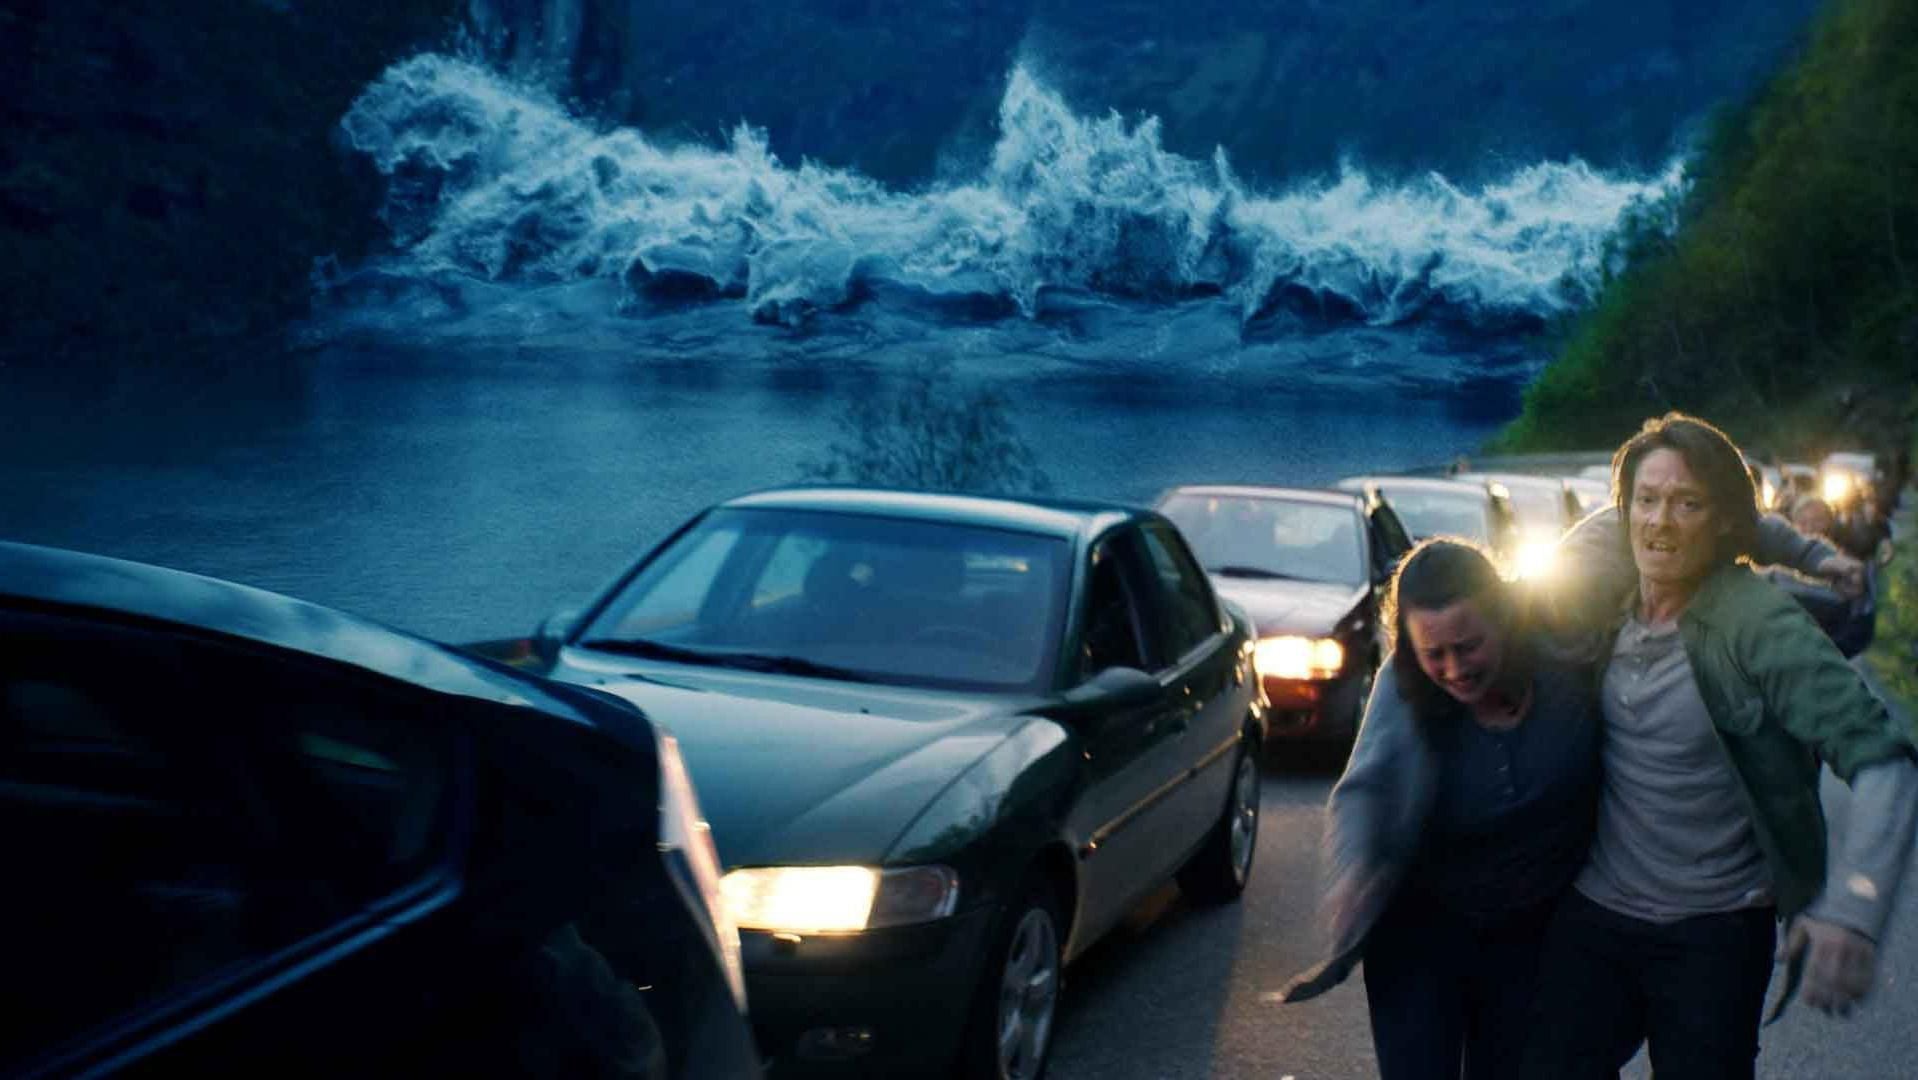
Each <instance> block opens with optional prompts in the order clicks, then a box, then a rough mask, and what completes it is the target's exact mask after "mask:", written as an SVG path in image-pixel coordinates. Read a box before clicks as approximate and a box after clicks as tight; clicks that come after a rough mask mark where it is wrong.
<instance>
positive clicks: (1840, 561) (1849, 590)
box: [1816, 552, 1865, 600]
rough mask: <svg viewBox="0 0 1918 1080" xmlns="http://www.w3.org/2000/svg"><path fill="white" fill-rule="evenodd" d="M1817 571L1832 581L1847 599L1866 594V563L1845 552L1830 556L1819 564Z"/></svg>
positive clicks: (1819, 574)
mask: <svg viewBox="0 0 1918 1080" xmlns="http://www.w3.org/2000/svg"><path fill="white" fill-rule="evenodd" d="M1816 573H1817V574H1818V576H1819V577H1821V578H1824V579H1825V580H1826V581H1829V582H1831V583H1832V586H1833V587H1834V588H1836V589H1837V590H1838V592H1839V593H1840V594H1841V595H1843V596H1844V598H1845V599H1847V600H1856V599H1858V598H1859V597H1861V596H1863V595H1865V564H1864V563H1862V562H1859V561H1858V560H1857V559H1854V558H1852V557H1851V556H1849V555H1846V554H1845V553H1843V552H1839V553H1838V554H1836V555H1832V556H1828V557H1827V558H1826V559H1825V561H1824V562H1821V563H1819V564H1818V569H1817V571H1816Z"/></svg>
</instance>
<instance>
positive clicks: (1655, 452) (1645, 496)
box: [1525, 413, 1918, 1080]
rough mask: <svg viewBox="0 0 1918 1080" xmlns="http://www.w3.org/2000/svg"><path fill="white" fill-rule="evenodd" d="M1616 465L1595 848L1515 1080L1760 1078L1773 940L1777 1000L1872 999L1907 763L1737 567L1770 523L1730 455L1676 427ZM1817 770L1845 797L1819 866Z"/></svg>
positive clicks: (1727, 446) (1896, 731)
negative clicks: (1641, 1047) (1614, 603)
mask: <svg viewBox="0 0 1918 1080" xmlns="http://www.w3.org/2000/svg"><path fill="white" fill-rule="evenodd" d="M1613 462H1614V464H1613V477H1614V490H1615V493H1616V495H1617V499H1618V502H1619V504H1620V513H1621V515H1622V517H1623V519H1624V520H1625V521H1626V522H1627V523H1628V529H1627V546H1626V550H1627V552H1628V553H1629V555H1630V558H1631V560H1632V565H1633V567H1634V569H1635V571H1636V573H1635V587H1634V588H1632V589H1631V590H1630V591H1629V592H1627V593H1626V596H1625V599H1624V602H1623V603H1622V604H1621V605H1620V607H1619V608H1618V609H1617V615H1616V616H1615V617H1614V618H1613V619H1612V621H1611V623H1610V626H1609V628H1608V629H1607V631H1606V632H1605V633H1603V634H1601V635H1600V639H1601V642H1602V645H1603V651H1602V653H1601V654H1600V656H1599V659H1600V660H1601V661H1602V663H1603V670H1604V677H1603V682H1602V685H1601V688H1600V701H1601V705H1602V708H1603V712H1604V725H1603V726H1604V732H1605V735H1604V767H1605V781H1604V794H1603V796H1602V798H1601V802H1600V809H1599V817H1598V829H1597V833H1596V836H1595V839H1594V841H1593V845H1592V850H1591V853H1590V857H1589V858H1588V860H1587V861H1586V863H1585V866H1584V867H1583V869H1582V870H1581V871H1580V872H1579V874H1578V877H1577V879H1576V880H1575V881H1574V883H1573V888H1572V889H1571V890H1570V891H1568V892H1567V894H1566V897H1565V900H1564V902H1563V903H1562V904H1561V905H1560V907H1559V910H1558V911H1557V912H1556V913H1555V915H1554V916H1553V919H1552V922H1551V925H1550V928H1549V929H1548V931H1547V933H1546V939H1545V946H1544V954H1543V957H1542V959H1541V961H1540V979H1539V997H1540V999H1539V1013H1538V1016H1537V1017H1536V1021H1535V1023H1534V1024H1533V1025H1532V1031H1533V1038H1532V1040H1531V1043H1530V1049H1529V1051H1528V1055H1527V1064H1526V1069H1525V1072H1526V1075H1531V1076H1540V1077H1545V1076H1550V1077H1564V1078H1568V1080H1580V1078H1596V1077H1603V1076H1610V1075H1611V1074H1612V1073H1613V1072H1614V1071H1615V1069H1616V1066H1617V1054H1618V1049H1619V1047H1620V1045H1621V1044H1632V1043H1636V1042H1637V1041H1638V1040H1639V1039H1641V1038H1643V1039H1645V1040H1646V1041H1647V1042H1648V1043H1649V1049H1650V1055H1651V1063H1652V1068H1653V1071H1654V1072H1656V1073H1657V1074H1659V1075H1661V1076H1665V1075H1670V1076H1684V1077H1687V1078H1691V1077H1701V1078H1712V1077H1726V1078H1734V1077H1750V1076H1752V1075H1753V1072H1754V1068H1755V1060H1756V1056H1757V1052H1758V1030H1759V1023H1760V1017H1761V1013H1762V1011H1763V1007H1764V1001H1765V994H1766V988H1767V986H1768V984H1769V983H1770V980H1771V969H1772V962H1773V952H1774V946H1775V944H1776V930H1775V924H1776V923H1777V921H1778V920H1779V919H1784V920H1786V922H1787V931H1786V943H1785V948H1784V953H1785V955H1786V956H1787V957H1788V958H1789V959H1790V960H1791V963H1792V971H1793V976H1792V978H1791V979H1788V983H1787V990H1786V994H1787V995H1789V994H1790V992H1791V984H1792V983H1794V982H1796V981H1797V976H1798V974H1799V973H1801V972H1802V976H1803V985H1804V997H1805V1000H1806V1003H1807V1004H1809V1005H1811V1006H1813V1007H1815V1008H1818V1009H1821V1010H1823V1011H1826V1012H1831V1013H1837V1014H1841V1015H1842V1014H1845V1013H1848V1012H1849V1010H1850V1009H1851V1008H1852V1006H1853V1005H1855V1004H1856V1003H1857V1002H1858V1001H1860V1000H1862V999H1863V998H1864V996H1865V995H1866V994H1867V993H1868V992H1869V990H1870V987H1871V982H1872V979H1873V977H1874V973H1875V968H1876V948H1875V944H1874V942H1875V941H1876V939H1877V938H1878V936H1879V934H1880V933H1881V932H1882V930H1883V928H1884V925H1885V921H1886V919H1887V917H1888V912H1889V902H1890V899H1891V896H1892V893H1893V892H1894V890H1895V889H1896V887H1897V884H1898V883H1899V882H1900V881H1901V880H1902V878H1903V873H1904V865H1905V859H1906V855H1907V853H1908V851H1909V849H1910V848H1911V844H1912V837H1913V832H1914V827H1915V826H1918V751H1915V750H1914V747H1913V745H1912V743H1911V740H1910V737H1909V736H1908V735H1907V734H1906V732H1905V731H1904V730H1902V729H1901V728H1900V727H1899V726H1898V725H1896V724H1894V723H1893V721H1892V719H1891V717H1890V716H1889V715H1888V714H1887V711H1886V709H1885V707H1884V705H1883V704H1882V703H1881V702H1880V701H1879V700H1878V698H1877V697H1876V696H1874V694H1873V693H1872V691H1871V690H1870V688H1869V687H1868V686H1867V685H1866V684H1865V683H1864V682H1863V681H1862V680H1861V679H1860V677H1859V675H1858V673H1857V672H1856V671H1854V670H1853V669H1852V668H1851V667H1850V666H1849V665H1847V664H1846V663H1845V661H1844V659H1843V657H1841V656H1840V655H1839V653H1838V650H1837V649H1836V648H1835V647H1834V646H1833V645H1832V643H1831V641H1830V640H1829V639H1828V638H1827V637H1826V636H1825V635H1824V633H1822V632H1821V631H1820V630H1819V629H1818V627H1817V626H1816V625H1815V624H1814V623H1813V622H1812V621H1811V619H1810V618H1808V617H1807V616H1806V615H1805V613H1804V612H1803V611H1802V610H1801V609H1800V608H1799V607H1798V605H1797V604H1796V603H1794V602H1793V601H1792V600H1791V599H1790V598H1788V597H1787V596H1785V595H1784V594H1783V593H1781V592H1779V591H1778V590H1777V589H1775V588H1773V587H1772V586H1770V585H1768V584H1766V583H1765V582H1763V581H1762V580H1761V579H1760V578H1759V577H1758V576H1757V575H1755V574H1754V573H1753V572H1752V571H1751V569H1750V568H1749V567H1748V566H1745V565H1742V562H1741V560H1742V559H1743V558H1744V557H1745V556H1747V555H1749V554H1750V553H1751V551H1752V549H1753V546H1754V542H1755V539H1756V535H1757V531H1758V528H1759V523H1760V517H1759V514H1758V511H1757V506H1756V500H1755V498H1754V496H1753V492H1752V488H1751V481H1750V478H1749V477H1748V476H1747V474H1746V472H1745V469H1744V467H1743V463H1742V458H1741V456H1740V454H1739V452H1738V449H1737V447H1736V446H1735V445H1734V444H1733V443H1732V441H1731V440H1730V439H1728V438H1727V437H1726V436H1725V435H1724V433H1723V432H1720V431H1719V430H1718V429H1717V428H1715V427H1712V426H1711V425H1710V424H1708V423H1705V422H1704V421H1702V420H1698V419H1696V418H1694V417H1689V416H1685V415H1683V414H1679V413H1671V414H1667V415H1666V416H1664V417H1662V418H1659V419H1656V420H1652V421H1648V422H1647V423H1646V425H1645V427H1644V428H1643V429H1642V430H1641V431H1640V432H1639V433H1638V434H1637V435H1635V436H1634V437H1633V438H1631V439H1630V440H1628V441H1627V442H1626V443H1625V444H1624V445H1623V446H1621V447H1620V448H1619V450H1618V453H1617V454H1616V455H1615V457H1614V459H1613ZM1820 761H1822V762H1824V763H1825V764H1826V765H1828V766H1830V768H1831V769H1832V771H1833V772H1834V773H1836V774H1837V775H1838V777H1839V778H1841V779H1843V780H1845V781H1846V782H1848V783H1850V784H1851V786H1852V790H1853V798H1852V804H1851V820H1850V823H1849V824H1850V827H1849V828H1848V829H1847V830H1846V833H1845V843H1844V846H1843V847H1842V848H1840V849H1839V850H1837V851H1836V852H1833V853H1831V857H1829V858H1828V856H1827V840H1826V824H1825V821H1824V818H1823V815H1822V813H1821V809H1820V803H1819V791H1818V784H1819V763H1820ZM1828 882H1829V884H1828ZM1783 1004H1784V999H1782V998H1781V1001H1780V1006H1779V1007H1780V1008H1782V1007H1783Z"/></svg>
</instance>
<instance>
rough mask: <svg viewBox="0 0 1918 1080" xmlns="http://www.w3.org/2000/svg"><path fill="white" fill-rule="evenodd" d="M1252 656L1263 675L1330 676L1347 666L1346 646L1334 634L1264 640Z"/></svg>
mask: <svg viewBox="0 0 1918 1080" xmlns="http://www.w3.org/2000/svg"><path fill="white" fill-rule="evenodd" d="M1253 660H1254V662H1255V663H1256V664H1257V665H1258V668H1259V674H1260V675H1261V676H1266V677H1270V678H1275V679H1329V678H1331V677H1332V676H1334V675H1337V674H1338V673H1339V672H1340V670H1342V669H1343V668H1344V667H1345V647H1344V646H1343V645H1340V644H1339V643H1338V642H1336V641H1334V640H1332V639H1331V638H1308V637H1299V636H1295V635H1289V634H1288V635H1284V636H1281V637H1269V638H1265V639H1263V640H1261V641H1260V642H1259V645H1258V651H1257V652H1256V653H1254V654H1253Z"/></svg>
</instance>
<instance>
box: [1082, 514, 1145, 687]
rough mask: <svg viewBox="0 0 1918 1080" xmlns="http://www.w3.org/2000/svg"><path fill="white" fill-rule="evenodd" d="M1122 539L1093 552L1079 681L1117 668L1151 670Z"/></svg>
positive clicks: (1111, 539)
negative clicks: (1146, 657)
mask: <svg viewBox="0 0 1918 1080" xmlns="http://www.w3.org/2000/svg"><path fill="white" fill-rule="evenodd" d="M1122 548H1123V541H1122V538H1119V537H1113V538H1109V539H1107V540H1106V541H1104V542H1102V543H1100V544H1099V545H1098V546H1097V547H1095V548H1094V549H1093V551H1092V572H1091V575H1090V576H1089V578H1088V579H1087V582H1086V598H1085V611H1084V613H1083V616H1082V617H1081V619H1080V627H1081V629H1080V632H1079V650H1078V654H1079V670H1078V675H1079V681H1080V682H1083V681H1085V680H1086V679H1090V678H1091V677H1093V676H1094V675H1097V674H1098V673H1100V672H1101V671H1105V670H1106V669H1108V668H1115V667H1129V668H1138V669H1140V670H1141V671H1144V670H1148V665H1147V663H1146V659H1145V646H1144V643H1143V642H1142V641H1141V639H1140V636H1139V624H1140V619H1139V608H1138V605H1137V603H1136V602H1135V598H1134V595H1133V590H1132V586H1131V583H1130V582H1129V581H1128V580H1127V577H1128V575H1127V573H1126V565H1125V559H1124V558H1123V556H1122V555H1121V550H1122Z"/></svg>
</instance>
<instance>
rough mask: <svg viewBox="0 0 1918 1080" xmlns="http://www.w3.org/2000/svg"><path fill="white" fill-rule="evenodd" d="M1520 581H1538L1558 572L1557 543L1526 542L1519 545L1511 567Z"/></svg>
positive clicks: (1544, 541)
mask: <svg viewBox="0 0 1918 1080" xmlns="http://www.w3.org/2000/svg"><path fill="white" fill-rule="evenodd" d="M1513 569H1514V571H1515V572H1516V573H1517V575H1518V578H1519V580H1520V581H1539V580H1542V579H1544V578H1549V577H1551V576H1552V575H1553V574H1555V573H1557V572H1558V542H1557V541H1550V540H1528V541H1526V542H1525V543H1523V544H1520V545H1519V549H1518V559H1517V561H1516V562H1515V564H1514V567H1513Z"/></svg>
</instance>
